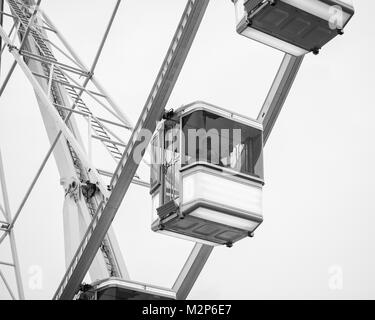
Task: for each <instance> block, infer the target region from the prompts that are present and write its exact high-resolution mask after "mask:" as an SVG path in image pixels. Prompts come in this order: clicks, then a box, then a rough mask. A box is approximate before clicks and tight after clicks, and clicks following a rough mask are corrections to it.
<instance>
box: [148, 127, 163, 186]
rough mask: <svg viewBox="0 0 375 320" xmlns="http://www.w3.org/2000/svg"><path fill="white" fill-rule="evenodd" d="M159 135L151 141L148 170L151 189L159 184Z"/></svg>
mask: <svg viewBox="0 0 375 320" xmlns="http://www.w3.org/2000/svg"><path fill="white" fill-rule="evenodd" d="M161 148H162V146H161V144H160V135H159V134H157V135H156V136H155V137H154V138H153V140H152V143H151V172H150V185H151V191H153V190H154V189H155V188H156V187H157V186H158V185H160V183H161V181H160V165H161V154H162V152H161V150H162V149H161Z"/></svg>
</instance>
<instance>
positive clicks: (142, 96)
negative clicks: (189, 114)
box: [0, 0, 375, 299]
mask: <svg viewBox="0 0 375 320" xmlns="http://www.w3.org/2000/svg"><path fill="white" fill-rule="evenodd" d="M103 3H104V4H103ZM114 3H115V1H104V2H103V1H99V0H79V1H77V0H75V1H73V0H65V1H61V0H60V1H59V0H49V1H42V4H43V7H44V10H45V11H46V12H47V13H48V14H49V16H50V17H51V18H52V19H53V20H54V23H55V24H56V25H58V26H59V27H60V29H61V31H63V32H64V34H65V36H66V38H68V39H69V41H70V42H71V43H72V45H73V46H74V47H75V49H76V51H78V52H79V55H80V56H81V57H82V58H83V59H84V61H85V62H86V64H87V65H89V64H91V61H92V59H93V56H94V53H95V51H96V49H97V47H98V43H99V41H100V39H101V36H102V34H103V32H104V29H105V26H106V23H107V21H108V18H109V16H110V13H111V11H112V9H113V6H114ZM185 3H186V2H185V1H183V0H178V1H176V0H159V1H153V0H148V1H137V0H128V1H123V3H122V4H121V7H120V10H119V12H118V15H117V17H116V20H115V23H114V25H113V29H112V32H111V33H110V36H109V38H108V42H107V44H106V47H105V50H104V52H103V55H102V57H101V59H100V62H99V65H98V69H97V72H96V76H97V77H98V78H99V79H100V80H101V82H102V83H103V84H104V85H105V87H106V88H107V90H108V91H109V92H110V93H111V95H112V96H113V97H114V99H115V100H116V101H117V102H118V104H119V105H120V106H121V108H122V110H123V111H124V113H126V114H127V115H128V116H129V117H130V118H131V119H132V121H133V122H136V120H137V118H138V115H139V114H140V112H141V109H142V108H143V105H144V103H145V101H146V98H147V95H148V93H149V91H150V89H151V86H152V84H153V81H154V80H155V77H156V74H157V72H158V70H159V68H160V65H161V63H162V61H163V59H164V56H165V53H166V50H167V48H168V46H169V43H170V41H171V39H172V36H173V34H174V32H175V28H176V26H177V23H178V21H179V19H180V17H181V14H182V11H183V8H184V6H185ZM355 7H356V15H355V17H354V18H353V20H352V21H351V22H350V24H349V26H348V27H347V29H346V30H345V35H344V36H343V37H339V38H336V39H335V40H334V41H333V42H331V43H330V44H329V45H327V46H326V47H324V49H323V50H322V52H321V54H320V55H319V56H314V55H311V54H310V55H308V56H307V57H306V58H305V60H304V62H303V64H302V67H301V70H300V72H299V74H298V76H297V79H296V82H295V84H294V86H293V88H292V90H291V93H290V95H289V97H288V99H287V101H286V104H285V107H284V109H283V111H282V113H281V115H280V117H279V119H278V122H277V123H276V126H275V128H274V130H273V132H272V134H271V137H270V139H269V140H268V143H267V146H266V150H265V182H266V185H265V187H264V223H263V224H262V225H261V226H260V228H259V229H258V230H257V232H256V235H255V238H253V239H245V240H243V241H241V242H239V243H237V244H236V245H235V246H234V247H233V248H231V249H228V248H226V247H220V248H216V249H215V250H214V252H213V254H212V255H211V257H210V259H209V261H208V263H207V265H206V267H205V269H204V270H203V272H202V274H201V276H200V277H199V279H198V281H197V283H196V285H195V287H194V288H193V290H192V292H191V295H190V298H192V299H206V298H207V299H227V298H228V299H232V298H233V299H258V298H302V299H304V298H309V299H310V298H311V299H314V298H323V299H326V298H327V299H334V298H372V299H374V298H375V272H374V270H375V254H374V252H375V233H374V232H373V226H374V225H375V202H374V198H375V197H374V196H375V194H374V190H375V166H374V163H375V144H374V141H373V139H374V137H375V125H374V116H375V110H374V102H373V96H372V94H373V92H374V80H373V75H374V72H375V61H374V56H375V44H374V39H375V31H374V28H373V27H372V25H371V21H373V16H372V14H373V12H374V11H375V3H374V1H371V0H358V1H356V2H355ZM234 20H235V19H234V10H233V5H232V3H231V1H229V0H214V1H211V4H210V6H209V7H208V10H207V14H206V16H205V18H204V20H203V22H202V26H201V28H200V30H199V32H198V35H197V38H196V40H195V42H194V44H193V47H192V49H191V52H190V55H189V57H188V59H187V61H186V64H185V66H184V68H183V70H182V73H181V76H180V78H179V81H178V83H177V85H176V87H175V90H174V92H173V93H172V96H171V98H170V100H169V103H168V108H176V107H179V106H181V105H182V104H187V103H190V102H193V101H195V100H204V101H207V102H210V103H213V104H216V105H218V106H221V107H224V108H227V109H231V110H234V111H236V112H238V113H241V114H244V115H246V116H249V117H253V118H256V116H257V114H258V112H259V110H260V108H261V106H262V104H263V102H264V99H265V97H266V95H267V92H268V89H269V87H270V85H271V83H272V81H273V78H274V75H275V73H276V71H277V69H278V66H279V64H280V62H281V60H282V57H283V55H282V54H281V53H280V52H278V51H276V50H275V49H272V48H269V47H266V46H264V45H261V44H259V43H256V42H255V41H252V40H249V39H246V38H243V37H241V36H239V35H238V34H236V32H235V21H234ZM5 56H6V57H7V58H4V60H3V62H2V63H3V64H4V65H5V66H9V65H10V63H11V60H10V59H9V54H8V53H5ZM3 69H6V67H4V68H3ZM4 72H5V71H4V70H3V73H4ZM0 146H1V149H2V152H3V157H4V162H5V167H6V176H7V182H8V189H9V194H10V195H9V196H10V201H11V208H12V210H13V213H14V211H15V210H16V209H17V207H18V205H19V202H20V200H21V199H22V197H23V195H24V193H25V191H26V189H27V187H28V185H29V184H30V181H31V179H32V178H33V176H34V174H35V172H36V170H37V168H38V167H39V165H40V162H41V160H42V158H43V157H44V154H45V153H46V151H47V150H48V146H49V142H48V139H47V135H46V132H45V129H44V125H43V122H42V120H41V117H40V113H39V109H38V106H37V103H36V99H35V96H34V93H33V91H32V89H31V86H30V84H29V83H28V82H27V81H26V80H25V77H24V76H23V74H22V72H21V70H20V69H19V68H17V69H16V72H15V74H14V76H13V77H12V79H11V81H10V83H9V86H8V87H7V89H6V92H5V93H4V96H3V97H2V98H1V100H0ZM62 203H63V192H62V188H61V186H60V181H59V176H58V172H57V168H56V165H55V162H54V159H51V160H50V161H49V162H48V165H47V167H46V169H45V171H44V172H43V174H42V176H41V179H40V181H39V182H38V185H37V188H36V189H35V190H34V191H33V193H32V196H31V197H30V201H29V202H28V204H27V205H26V206H25V210H24V211H23V213H22V215H21V217H20V219H19V220H18V223H17V226H16V236H17V244H18V249H19V256H20V261H21V266H22V274H23V280H24V285H25V291H26V296H27V298H29V299H49V298H51V297H52V295H53V293H54V291H55V290H56V288H57V285H58V283H59V282H60V280H61V278H62V275H63V274H64V268H65V263H64V248H63V225H62ZM150 210H151V199H150V196H149V192H148V190H146V189H143V188H141V187H138V186H132V187H131V188H130V190H129V192H128V194H127V195H126V197H125V199H124V202H123V206H122V207H121V209H120V211H119V212H118V214H117V216H116V219H115V221H114V228H115V231H116V234H117V237H118V239H119V242H120V245H121V248H122V251H123V254H124V258H125V260H126V263H127V265H128V268H129V272H130V274H131V277H132V278H133V279H134V280H137V281H141V282H150V283H153V284H156V285H161V286H166V287H171V286H172V285H173V282H174V280H175V279H176V277H177V275H178V272H179V270H180V268H181V267H182V265H183V263H184V259H185V258H186V257H187V255H188V254H189V252H190V250H191V248H192V244H191V243H190V242H185V241H182V240H178V239H174V238H169V237H166V236H163V235H159V234H154V233H152V232H151V230H150V224H151V212H150ZM0 257H1V260H8V259H9V252H8V250H7V248H4V246H3V247H2V248H0ZM3 257H4V259H3ZM1 269H2V270H3V272H5V273H6V275H7V276H8V277H9V279H11V277H12V275H11V272H9V270H6V267H1ZM35 270H41V271H42V276H43V279H42V280H43V283H42V287H41V288H39V289H38V288H33V286H30V285H29V284H30V283H29V282H30V280H31V279H32V276H33V275H35ZM338 275H342V280H343V282H342V286H334V285H332V283H333V280H334V279H336V278H335V277H337V276H338ZM12 282H13V281H12ZM0 298H9V296H8V295H7V293H6V291H5V290H4V288H3V285H2V284H0Z"/></svg>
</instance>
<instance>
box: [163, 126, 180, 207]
mask: <svg viewBox="0 0 375 320" xmlns="http://www.w3.org/2000/svg"><path fill="white" fill-rule="evenodd" d="M179 127H180V126H179V125H178V124H176V123H175V122H172V121H171V123H167V122H166V125H165V137H164V146H165V147H164V148H165V149H164V166H163V167H164V174H165V188H164V203H167V202H169V201H171V200H176V199H177V198H178V197H179V173H180V171H179V169H180V153H179V149H180V146H179V144H180V132H179Z"/></svg>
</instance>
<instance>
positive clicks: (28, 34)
mask: <svg viewBox="0 0 375 320" xmlns="http://www.w3.org/2000/svg"><path fill="white" fill-rule="evenodd" d="M40 3H41V1H37V2H34V1H27V0H26V1H20V0H9V1H1V30H0V32H1V38H0V40H1V42H0V43H1V55H3V54H6V53H7V51H9V52H10V53H11V54H12V55H13V57H14V62H13V64H12V65H11V66H10V68H9V69H8V70H6V69H4V68H3V70H2V73H3V74H4V75H5V76H4V77H2V81H1V84H0V96H1V95H2V94H3V93H4V91H5V90H6V86H7V84H8V82H9V80H10V78H11V76H12V74H13V72H14V69H15V68H16V66H17V65H19V66H20V67H21V68H22V70H23V72H24V73H25V75H26V76H27V78H28V79H29V81H30V83H31V84H32V86H33V88H34V90H35V92H36V93H37V96H38V99H39V100H40V101H42V103H43V104H44V106H45V107H46V108H47V109H48V110H49V111H48V112H50V114H51V117H52V118H53V119H55V122H57V123H59V124H58V125H57V127H59V128H60V129H61V130H60V132H59V134H58V135H57V136H56V137H55V138H54V139H52V141H51V143H52V146H51V149H50V151H49V152H48V153H47V155H46V158H45V161H44V162H43V164H42V166H41V167H40V169H39V171H38V174H37V176H36V178H35V179H34V181H33V183H32V185H31V186H30V189H29V190H28V192H27V194H26V196H25V198H24V199H23V201H22V203H21V205H20V207H19V209H18V210H17V212H16V214H15V217H14V219H13V220H12V219H11V217H10V213H9V210H7V209H6V208H4V207H3V206H1V207H0V209H1V213H2V214H3V215H4V219H0V220H1V222H0V224H1V225H0V226H1V231H2V234H0V243H1V242H3V241H4V239H5V238H6V237H7V236H8V235H9V236H10V235H11V230H12V229H13V226H14V224H15V222H16V220H17V218H18V216H19V214H20V212H21V210H22V208H23V206H24V204H25V202H26V200H27V198H28V196H29V194H30V192H31V190H32V189H33V187H34V186H35V183H36V180H37V179H38V177H39V175H40V173H41V171H42V170H43V168H44V165H45V163H46V161H47V159H48V158H49V156H50V155H51V153H52V151H53V148H54V146H55V145H56V143H57V141H58V140H59V139H63V138H65V139H66V145H67V148H68V150H69V154H70V157H71V160H72V163H73V165H74V168H75V171H76V178H77V179H76V180H74V181H77V182H78V183H76V184H74V183H72V184H70V185H69V186H68V187H69V189H70V190H66V191H67V192H68V191H69V192H73V191H74V190H73V189H75V188H76V187H77V186H79V182H81V183H83V184H84V183H86V182H87V181H90V183H91V182H92V183H94V184H96V185H97V188H98V189H100V190H101V193H100V195H99V196H95V197H92V198H90V199H88V198H87V199H85V200H86V201H85V204H86V206H87V209H88V211H89V212H90V214H91V216H94V214H95V212H96V211H97V209H98V207H99V204H100V202H101V200H102V199H101V197H104V196H108V190H107V189H108V187H107V186H108V184H109V180H110V178H111V177H112V174H113V171H114V170H115V168H116V166H117V165H118V163H119V161H120V160H121V158H122V156H123V153H124V149H125V147H126V142H125V141H127V139H128V138H129V136H130V134H131V132H132V129H133V126H132V124H131V121H130V120H129V119H128V118H127V116H126V115H124V114H123V113H122V111H121V108H120V107H119V106H118V105H117V104H116V103H115V102H114V100H113V99H112V98H111V97H110V96H109V94H108V93H107V92H106V91H105V89H104V88H103V86H102V85H101V84H100V82H99V81H98V80H97V79H96V77H95V76H94V71H95V67H96V65H97V62H98V59H99V56H100V54H101V51H102V48H103V46H104V43H105V40H106V38H107V35H108V32H109V28H110V26H111V24H112V21H113V18H114V17H115V14H116V12H117V9H118V5H119V3H120V1H118V2H117V5H116V6H115V10H114V12H113V15H112V17H111V20H110V23H109V25H108V28H107V30H106V33H105V35H104V37H103V39H102V42H101V43H100V46H99V49H98V52H97V54H96V57H95V59H94V62H93V63H92V66H91V68H88V67H86V66H85V64H84V63H83V61H82V60H81V59H80V58H79V57H78V55H77V54H76V53H75V52H74V50H73V49H72V47H71V46H70V45H69V44H68V42H67V40H66V39H65V38H64V36H63V35H62V34H61V33H60V31H59V30H58V29H57V27H56V26H55V25H54V24H53V23H52V21H51V20H50V18H49V17H48V16H47V15H46V14H45V13H44V12H43V11H42V10H41V8H40ZM78 128H84V130H83V131H84V132H82V129H81V130H78ZM79 131H81V132H79ZM61 136H64V137H63V138H61ZM80 136H85V137H86V138H87V139H85V140H86V141H85V142H83V141H82V139H80ZM68 137H69V138H68ZM104 153H105V154H104ZM98 158H100V159H106V160H107V161H103V166H101V167H100V168H99V166H100V164H98V163H96V164H95V165H94V164H93V159H98ZM3 180H4V179H3ZM132 182H133V183H135V184H137V185H140V186H143V187H148V186H149V184H148V182H145V181H143V180H141V179H140V177H139V176H138V175H137V174H136V175H135V176H134V179H133V180H132ZM4 183H5V180H4ZM5 198H6V199H7V197H5ZM3 220H4V221H3ZM100 249H101V251H102V254H103V256H104V257H105V261H106V264H107V267H108V273H109V274H108V275H109V276H121V275H122V273H121V272H120V270H119V268H118V266H117V265H116V261H115V260H116V258H115V257H114V253H113V252H112V248H111V246H110V245H109V243H108V239H103V241H102V244H101V246H100ZM2 265H7V266H10V267H13V266H14V263H7V262H4V263H2ZM0 276H1V278H2V279H3V281H4V283H5V285H6V287H7V288H9V290H11V289H10V286H9V284H8V283H7V282H6V279H5V277H4V276H3V274H2V273H0ZM19 280H20V278H19ZM10 294H11V296H12V297H13V298H15V295H14V294H13V292H12V291H10ZM22 296H23V294H22V293H20V297H22Z"/></svg>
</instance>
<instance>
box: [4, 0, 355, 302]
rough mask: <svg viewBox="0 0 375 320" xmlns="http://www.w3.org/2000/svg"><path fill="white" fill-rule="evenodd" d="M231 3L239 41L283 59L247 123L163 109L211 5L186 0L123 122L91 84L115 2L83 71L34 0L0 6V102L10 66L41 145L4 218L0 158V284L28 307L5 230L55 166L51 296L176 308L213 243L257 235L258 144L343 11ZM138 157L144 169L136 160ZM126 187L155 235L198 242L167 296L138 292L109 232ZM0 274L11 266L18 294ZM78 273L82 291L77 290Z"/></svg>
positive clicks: (340, 4) (201, 105)
mask: <svg viewBox="0 0 375 320" xmlns="http://www.w3.org/2000/svg"><path fill="white" fill-rule="evenodd" d="M232 2H233V3H234V7H235V12H236V23H237V32H238V33H239V34H241V35H242V36H245V37H248V38H250V39H253V40H256V41H258V42H261V43H264V44H265V45H268V46H271V47H273V48H275V50H281V51H283V52H285V57H284V59H283V61H282V63H281V66H280V68H279V70H278V72H277V74H276V77H275V80H274V82H273V84H272V87H271V89H270V91H269V93H268V95H267V97H266V99H265V103H264V105H263V107H262V108H261V110H260V113H259V116H258V118H257V119H249V118H247V117H245V116H242V115H239V114H236V113H235V112H232V111H230V110H225V109H223V108H221V107H218V106H214V105H212V104H209V103H206V102H202V101H197V102H194V103H191V104H188V105H185V106H183V107H181V108H179V109H177V110H170V111H168V112H166V111H165V108H166V107H167V103H168V99H169V97H170V95H171V92H172V91H173V88H174V85H175V83H176V81H177V79H178V76H179V73H180V71H181V69H182V67H183V65H184V62H185V60H186V57H187V55H188V53H189V50H190V47H191V45H192V43H193V41H194V38H195V36H196V33H197V32H198V29H199V26H200V23H201V21H202V19H203V17H204V14H205V12H206V9H207V6H208V4H209V0H189V1H187V4H186V7H185V10H184V12H183V14H182V17H181V20H180V22H179V24H178V26H177V29H176V32H175V34H174V37H173V39H172V42H171V45H170V47H169V48H168V51H167V54H166V57H165V59H164V61H163V63H162V66H161V68H160V71H159V73H158V75H157V77H156V80H155V83H154V85H153V87H152V89H151V91H150V94H149V96H148V97H147V99H146V103H145V105H144V108H143V110H142V111H141V113H140V116H139V119H138V121H137V123H136V124H133V123H132V122H131V121H130V119H129V117H128V116H127V115H126V114H125V110H124V109H123V108H122V107H121V106H119V105H118V104H117V103H116V102H115V101H114V99H113V98H112V97H111V96H110V93H109V91H107V89H106V88H104V86H103V85H102V84H101V82H100V80H99V79H98V78H97V76H96V75H95V70H96V66H97V64H98V61H99V58H100V55H101V53H102V50H103V47H104V46H105V43H106V39H107V37H108V34H109V32H110V30H111V26H112V23H113V21H114V19H115V17H116V14H117V12H118V8H119V5H120V3H121V1H120V0H118V1H116V3H115V6H114V9H113V12H112V15H111V17H110V19H109V21H108V24H107V26H106V30H105V33H104V36H103V38H102V40H101V42H100V44H99V48H98V50H97V52H96V54H95V57H94V61H93V63H92V65H91V66H86V65H85V64H84V62H83V61H82V60H81V59H80V57H79V54H78V53H77V52H76V50H75V49H74V48H73V47H72V45H71V44H70V43H69V40H68V39H67V38H66V37H65V36H64V34H63V33H62V31H61V30H60V29H59V28H58V27H57V26H56V25H55V23H54V22H53V21H52V19H51V18H49V16H48V14H47V13H46V12H44V11H43V9H42V8H41V4H42V1H41V0H5V1H4V0H0V48H1V56H3V55H5V54H8V55H11V57H12V58H13V60H14V62H13V63H12V64H11V65H10V66H4V65H2V74H4V75H3V76H2V77H1V82H0V99H1V96H2V95H3V93H4V92H5V90H6V88H7V84H8V81H9V80H10V78H11V76H12V74H13V71H14V69H15V67H16V66H18V67H19V68H20V69H21V70H22V73H23V75H24V76H25V77H26V79H27V80H28V83H29V84H30V85H31V87H32V88H33V90H34V92H35V95H36V99H37V102H38V105H39V109H40V114H41V116H42V120H43V123H44V126H45V128H46V132H47V135H48V138H49V142H50V148H49V150H48V152H47V153H46V154H45V156H44V159H43V161H42V163H41V165H40V167H39V169H38V170H37V172H36V175H35V177H34V179H33V180H32V182H31V184H30V186H29V188H28V190H27V192H26V194H25V196H24V197H23V199H22V201H21V203H20V204H19V207H18V208H17V210H16V211H15V212H14V213H11V211H10V206H9V201H8V194H7V185H6V181H5V172H4V169H3V164H2V160H1V159H2V157H1V152H0V181H1V190H2V199H3V202H2V203H1V202H0V211H1V213H0V245H1V244H2V243H4V241H5V240H6V239H9V243H10V246H11V253H12V261H11V262H6V261H2V259H1V257H0V277H1V280H2V282H3V283H4V285H5V287H6V288H7V289H8V291H9V293H10V295H11V297H12V298H14V299H16V298H19V299H24V298H25V296H24V292H23V284H22V276H21V274H20V262H19V258H18V254H17V248H16V239H15V231H16V228H15V227H16V225H17V221H18V218H19V216H20V214H21V213H22V210H23V208H24V206H25V204H26V202H27V200H28V198H29V196H30V194H31V193H32V191H33V189H34V187H35V186H36V184H37V181H38V179H39V177H40V175H41V173H42V172H43V170H44V168H45V165H46V163H47V161H48V159H49V158H51V157H52V155H53V156H54V159H55V162H56V164H57V168H58V172H59V175H60V181H61V185H62V188H63V194H62V196H63V197H64V204H63V208H62V211H63V221H64V247H65V260H66V273H65V275H64V277H63V279H62V280H61V282H60V284H59V286H58V288H57V289H56V292H55V295H54V296H53V299H65V300H66V299H98V300H100V299H109V298H111V299H186V298H187V296H188V294H189V293H190V291H191V289H192V287H193V285H194V283H195V281H196V280H197V278H198V276H199V274H200V272H201V270H202V269H203V267H204V265H205V263H206V261H207V260H208V258H209V256H210V254H211V252H212V250H213V248H214V247H215V246H219V245H226V246H228V247H231V246H232V245H234V244H235V243H236V242H237V241H242V239H244V238H246V237H253V236H254V233H255V230H256V229H257V228H258V227H259V226H260V224H261V223H262V221H263V214H262V205H261V202H262V201H261V198H262V186H263V184H264V181H263V157H262V154H263V147H264V145H265V143H266V142H267V139H268V137H269V135H270V133H271V131H272V128H273V126H274V124H275V122H276V120H277V117H278V115H279V113H280V111H281V109H282V106H283V104H284V102H285V100H286V98H287V95H288V93H289V91H290V89H291V86H292V84H293V82H294V80H295V77H296V75H297V72H298V70H299V67H300V65H301V63H302V61H303V57H304V55H306V54H308V53H309V52H313V53H314V54H318V53H319V51H320V50H321V49H322V47H323V46H324V45H325V44H327V43H328V42H330V41H331V40H333V39H334V38H335V37H336V36H338V35H342V34H343V29H344V27H345V26H346V24H347V23H348V22H349V20H350V19H351V17H352V16H353V15H354V9H353V6H352V5H351V4H348V3H347V2H345V1H339V0H313V1H307V0H306V1H304V0H299V1H292V0H234V1H232ZM5 19H8V20H9V21H8V23H5ZM8 26H9V28H8ZM0 63H1V60H0ZM0 101H1V100H0ZM192 130H193V131H194V133H195V136H193V139H190V137H191V136H190V133H191V131H192ZM200 130H201V131H200ZM84 137H85V138H87V139H84ZM191 141H194V144H193V146H191ZM197 141H198V143H196V142H197ZM146 149H147V150H149V151H150V159H151V161H150V162H149V161H147V160H145V159H144V158H143V156H144V154H145V152H146ZM202 150H203V151H204V152H203V151H202ZM201 151H202V152H201ZM98 152H100V153H104V154H106V157H107V159H108V161H107V162H106V163H105V167H99V166H98V165H96V162H95V161H94V158H95V157H96V154H97V153H98ZM94 163H95V164H94ZM140 166H144V167H146V168H147V170H149V171H150V179H149V180H147V181H146V178H147V179H148V177H142V176H141V174H139V173H138V169H139V167H140ZM132 185H138V186H141V187H143V188H145V192H149V193H150V195H151V196H150V201H151V202H152V215H153V223H152V226H151V227H152V230H153V231H155V232H159V233H161V234H165V235H168V236H173V237H178V238H182V239H186V240H189V241H193V242H195V243H196V244H195V246H194V248H193V250H192V252H191V253H190V255H189V257H188V259H187V261H186V263H185V265H184V266H183V269H182V270H181V272H180V274H179V275H178V278H177V279H176V281H175V284H174V285H173V287H172V288H161V287H158V286H154V285H151V284H144V283H139V282H135V281H133V280H132V279H131V278H130V276H129V273H128V271H127V267H126V264H125V259H124V258H123V256H122V253H121V250H120V246H119V244H118V241H117V239H116V235H115V233H114V231H113V229H112V227H111V224H112V221H113V219H114V217H115V215H116V213H117V211H118V209H119V207H120V205H121V203H122V201H123V199H124V196H125V194H126V193H127V191H128V189H129V188H130V187H131V186H132ZM215 186H220V188H217V187H215ZM223 190H224V192H225V194H223ZM145 227H147V226H145ZM148 227H149V226H148ZM2 266H5V267H9V268H13V269H14V272H15V276H16V280H17V290H18V294H15V293H14V292H13V291H12V289H11V286H10V285H9V281H8V280H7V279H6V277H5V276H4V274H3V273H2V272H1V267H2ZM87 273H88V274H89V275H90V279H92V283H91V284H90V285H83V280H84V278H85V276H86V274H87Z"/></svg>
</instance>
